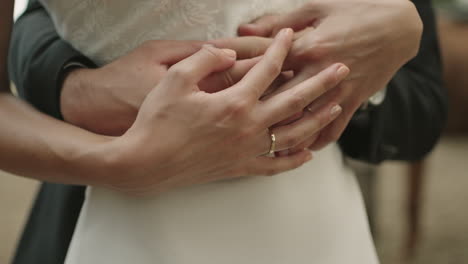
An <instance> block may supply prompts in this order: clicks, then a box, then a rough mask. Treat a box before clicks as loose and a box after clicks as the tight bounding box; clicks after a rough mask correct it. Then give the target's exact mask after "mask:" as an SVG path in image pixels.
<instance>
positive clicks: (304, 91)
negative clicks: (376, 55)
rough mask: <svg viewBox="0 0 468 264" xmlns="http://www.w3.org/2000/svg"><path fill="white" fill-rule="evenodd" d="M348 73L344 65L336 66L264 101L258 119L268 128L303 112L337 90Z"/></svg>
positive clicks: (259, 108) (258, 110) (338, 64)
mask: <svg viewBox="0 0 468 264" xmlns="http://www.w3.org/2000/svg"><path fill="white" fill-rule="evenodd" d="M348 73H349V69H348V68H347V67H346V66H344V65H343V64H341V63H337V64H334V65H333V66H330V67H329V68H327V69H325V70H324V71H322V72H320V73H319V74H318V75H316V76H314V77H312V78H309V79H308V80H306V81H304V82H302V83H300V84H299V85H297V86H295V87H294V88H292V89H289V90H287V91H284V92H282V93H280V94H277V95H275V96H273V97H272V98H270V99H268V100H266V101H264V103H263V104H262V105H260V106H259V107H258V109H257V112H258V117H259V118H261V121H262V122H266V125H267V126H272V125H274V124H276V123H279V122H281V121H282V120H285V119H286V118H288V117H290V116H292V115H294V114H296V113H298V112H300V111H302V110H303V109H304V108H305V107H306V106H307V105H309V104H310V103H311V102H313V101H314V100H315V99H317V98H318V97H319V96H321V95H323V94H324V93H326V92H327V91H328V90H330V89H332V88H335V87H336V86H337V85H338V84H339V83H340V82H341V81H342V80H343V79H344V78H345V77H346V76H347V75H348Z"/></svg>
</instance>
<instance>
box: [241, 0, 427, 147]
mask: <svg viewBox="0 0 468 264" xmlns="http://www.w3.org/2000/svg"><path fill="white" fill-rule="evenodd" d="M284 27H291V28H293V29H294V30H296V31H298V33H297V34H296V37H295V39H296V40H295V43H294V45H293V48H292V50H291V53H290V55H289V57H288V59H287V61H286V67H287V68H291V69H295V70H298V73H297V76H296V78H297V81H301V80H303V79H304V78H306V77H305V76H302V74H304V73H308V74H313V73H314V72H318V71H320V70H322V69H323V68H324V67H327V66H329V65H330V64H332V63H334V62H337V61H340V62H344V63H345V64H346V65H348V66H349V67H350V69H351V74H350V75H349V76H348V78H347V79H346V80H345V81H344V82H343V83H341V84H340V87H338V89H334V90H333V91H330V92H329V93H327V94H325V95H324V96H323V97H321V98H319V99H318V100H316V101H315V102H314V103H313V104H312V105H311V106H310V108H311V109H312V110H313V111H314V110H315V109H317V108H320V107H321V106H322V105H324V104H327V103H328V102H330V101H335V102H336V103H338V104H340V105H341V106H342V107H343V113H342V114H341V115H340V116H339V117H338V118H337V120H335V121H334V122H332V123H331V124H330V125H329V126H328V127H327V128H325V129H324V130H322V131H321V132H320V134H316V135H312V136H311V137H310V138H309V139H308V140H307V141H306V142H305V145H307V144H310V145H311V148H312V149H315V150H318V149H321V148H323V147H324V146H326V145H327V144H329V143H330V142H333V141H336V140H337V139H338V138H339V137H340V136H341V134H342V132H343V131H344V129H345V128H346V126H347V124H348V123H349V120H350V119H351V117H352V116H353V114H354V113H355V112H356V110H357V109H358V108H359V107H360V106H361V105H362V103H363V102H365V101H366V100H367V99H368V98H369V97H371V96H372V95H373V94H375V93H376V92H377V91H379V90H381V89H382V88H384V87H385V86H386V85H387V83H388V82H389V81H390V79H391V78H392V76H393V75H394V74H395V73H396V71H397V70H398V69H399V68H400V67H401V66H402V65H403V64H405V63H406V62H407V61H409V60H410V59H411V58H413V57H414V56H415V55H416V54H417V51H418V49H419V43H420V40H421V34H422V22H421V20H420V18H419V15H418V13H417V11H416V9H415V7H414V5H413V4H412V3H411V2H410V1H407V0H383V1H378V2H376V1H372V0H355V1H347V0H330V1H315V0H314V1H310V2H309V3H307V4H305V5H304V6H302V7H301V8H299V9H297V10H294V11H292V12H291V13H288V14H284V15H272V16H266V17H263V18H260V19H258V20H257V21H254V22H253V23H251V24H247V25H241V26H240V27H239V34H240V35H241V36H260V37H271V36H274V35H275V34H276V32H278V30H280V29H281V28H284ZM261 50H262V49H259V51H260V52H261ZM293 83H294V82H293ZM305 145H304V144H301V145H300V146H299V149H300V148H302V147H304V146H305Z"/></svg>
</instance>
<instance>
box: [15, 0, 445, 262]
mask: <svg viewBox="0 0 468 264" xmlns="http://www.w3.org/2000/svg"><path fill="white" fill-rule="evenodd" d="M413 2H414V3H415V4H416V7H417V9H418V11H419V13H420V15H421V17H422V20H423V22H424V32H423V38H422V42H421V49H420V52H419V54H418V55H417V57H416V58H414V59H413V60H411V61H410V62H409V63H407V64H406V65H404V66H403V67H402V68H401V69H400V70H399V71H398V73H397V74H396V75H395V77H394V78H393V80H392V81H391V82H390V84H389V86H388V91H387V96H386V99H385V101H384V103H383V104H382V105H380V106H378V107H375V108H373V109H371V110H369V111H361V112H358V113H356V115H355V116H354V117H353V119H352V121H351V122H350V124H349V126H348V128H347V129H346V131H345V133H344V134H343V136H342V137H341V139H340V141H339V143H340V146H341V148H342V150H343V151H344V153H345V154H346V155H347V156H349V157H352V158H355V159H359V160H362V161H367V162H370V163H379V162H381V161H384V160H407V161H411V160H419V159H421V158H423V157H424V156H425V155H426V154H427V153H428V152H429V151H430V150H431V149H432V148H433V147H434V145H435V143H436V141H437V139H438V138H439V136H440V133H441V131H442V129H443V127H444V124H445V121H446V114H447V98H446V93H445V90H444V89H443V88H442V81H441V62H440V56H439V48H438V41H437V34H436V28H435V20H434V13H433V10H432V7H431V4H430V1H426V0H414V1H413ZM72 61H73V62H80V63H82V64H85V65H87V66H89V67H93V66H94V64H93V63H92V62H91V61H90V60H88V59H87V58H86V57H84V56H83V55H82V54H80V53H79V52H78V51H76V50H75V49H73V48H72V47H71V46H70V45H69V44H67V43H66V42H64V41H63V40H61V39H60V37H59V36H58V35H57V33H56V31H55V28H54V25H53V23H52V21H51V19H50V17H49V16H48V15H47V13H46V12H45V10H44V8H43V7H42V6H41V5H40V4H39V3H38V2H37V1H36V0H31V1H30V4H29V6H28V9H27V11H26V12H25V14H23V16H22V17H21V18H20V19H19V20H18V21H17V23H16V24H15V26H14V31H13V36H12V44H11V50H10V57H9V69H10V75H11V76H10V77H11V79H12V80H13V81H14V82H15V83H16V85H17V88H18V91H19V93H20V96H21V97H22V98H24V99H25V100H27V101H28V102H30V103H31V104H32V105H34V106H35V107H36V108H37V109H39V110H41V111H43V112H45V113H47V114H49V115H52V116H54V117H56V118H60V117H61V116H60V108H59V95H60V87H61V84H62V78H63V75H64V71H63V66H64V65H65V64H67V63H68V62H72ZM83 192H84V188H83V187H79V186H64V185H56V184H49V183H44V184H43V186H42V187H41V190H40V192H39V194H38V196H37V199H36V202H35V205H34V207H33V209H32V211H31V215H30V218H29V221H28V223H27V225H26V228H25V230H24V233H23V236H22V239H21V241H20V243H19V246H18V250H17V254H16V256H15V259H14V262H13V263H15V264H26V263H51V264H52V263H57V264H58V263H63V260H64V257H65V254H66V250H67V248H68V245H69V242H70V238H71V236H72V234H73V230H74V226H75V223H76V219H77V216H78V214H79V210H80V208H81V205H82V202H83Z"/></svg>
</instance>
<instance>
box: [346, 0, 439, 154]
mask: <svg viewBox="0 0 468 264" xmlns="http://www.w3.org/2000/svg"><path fill="white" fill-rule="evenodd" d="M414 4H415V5H416V8H417V10H418V12H419V14H420V16H421V19H422V21H423V23H424V31H423V35H422V41H421V47H420V50H419V53H418V55H417V56H416V57H415V58H414V59H412V60H411V61H409V62H408V63H407V64H405V65H404V66H403V67H402V68H401V69H400V70H399V71H398V72H397V74H396V75H395V76H394V77H393V79H392V80H391V82H390V84H389V86H388V89H387V95H386V98H385V100H384V102H383V103H382V105H380V106H377V107H375V108H373V109H371V110H370V111H362V112H358V113H357V114H356V115H355V116H354V117H353V119H352V121H351V122H350V124H349V126H348V128H347V130H346V131H345V133H344V134H343V136H342V138H341V140H340V143H341V147H342V148H343V150H344V151H345V153H346V154H348V155H349V156H351V157H353V158H357V159H360V160H365V161H369V162H372V163H379V162H381V161H383V160H407V161H413V160H419V159H422V158H424V156H425V155H426V154H427V153H428V152H430V151H431V150H432V148H433V147H434V146H435V144H436V142H437V140H438V138H439V137H440V134H441V133H442V130H443V128H444V126H445V122H446V119H447V108H448V103H447V94H446V91H445V89H444V87H443V85H442V69H441V68H442V66H441V60H440V53H439V46H438V38H437V31H436V27H435V16H434V11H433V9H432V6H431V3H430V1H426V0H416V1H414Z"/></svg>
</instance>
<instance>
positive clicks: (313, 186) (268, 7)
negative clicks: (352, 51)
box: [43, 0, 378, 264]
mask: <svg viewBox="0 0 468 264" xmlns="http://www.w3.org/2000/svg"><path fill="white" fill-rule="evenodd" d="M304 1H305V0H301V1H298V0H295V1H292V0H112V1H111V0H43V3H44V5H45V6H46V8H47V10H48V11H49V12H50V13H51V15H52V18H53V20H54V23H55V25H56V28H57V30H58V32H59V34H60V35H61V36H62V37H63V38H64V39H65V40H67V41H68V42H70V43H71V44H72V45H73V46H74V47H75V48H77V49H78V50H80V51H81V52H82V53H84V54H85V55H87V56H89V57H90V58H92V59H93V60H95V61H96V62H98V63H99V64H105V63H108V62H110V61H112V60H114V59H116V58H118V57H119V56H122V55H124V54H125V53H126V52H128V51H130V50H132V49H134V48H136V47H137V46H138V45H140V44H141V43H142V42H144V41H145V40H149V39H198V40H206V39H214V38H219V37H231V36H235V33H236V29H237V26H238V25H239V24H241V23H243V22H248V21H251V20H253V19H255V18H257V17H259V16H262V15H265V14H270V13H279V12H285V11H288V10H291V9H292V8H295V7H297V6H298V5H300V4H301V3H302V2H304ZM324 1H325V0H324ZM315 156H316V157H315V159H314V160H313V161H311V162H309V163H307V164H306V165H304V166H303V167H301V168H299V169H296V170H294V171H290V172H287V173H283V174H280V175H277V176H274V177H250V178H243V179H239V180H232V181H221V182H215V183H210V184H204V185H197V186H192V187H188V188H183V189H178V190H174V191H171V192H168V193H164V194H162V195H159V196H157V197H154V198H151V199H148V198H146V199H142V198H132V197H128V196H125V195H123V194H120V193H116V192H113V191H109V190H106V189H100V188H88V190H87V196H86V201H85V204H84V206H83V209H82V211H81V215H80V218H79V221H78V225H77V228H76V231H75V234H74V237H73V241H72V243H71V246H70V249H69V253H68V256H67V260H66V263H67V264H83V263H85V264H130V263H132V264H133V263H136V264H150V263H151V264H153V263H158V264H185V263H193V264H215V263H216V264H244V263H255V264H302V263H304V264H305V263H311V264H344V263H351V264H375V263H378V260H377V257H376V254H375V250H374V246H373V242H372V239H371V236H370V233H369V229H368V224H367V218H366V214H365V211H364V207H363V201H362V199H361V194H360V191H359V187H358V185H357V183H356V181H355V178H354V175H353V174H352V172H351V171H350V170H349V169H347V168H346V167H345V165H344V164H343V160H342V154H341V152H340V151H339V149H338V147H337V146H336V145H332V146H329V147H328V148H326V149H324V150H322V151H320V152H318V153H316V155H315Z"/></svg>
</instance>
